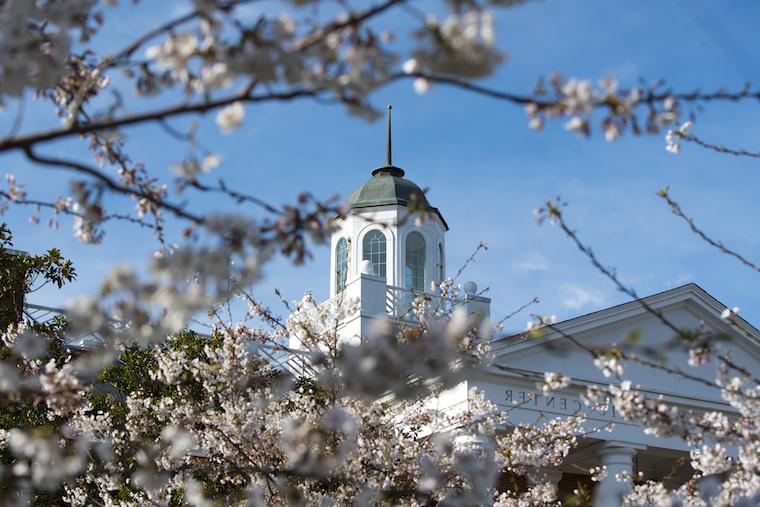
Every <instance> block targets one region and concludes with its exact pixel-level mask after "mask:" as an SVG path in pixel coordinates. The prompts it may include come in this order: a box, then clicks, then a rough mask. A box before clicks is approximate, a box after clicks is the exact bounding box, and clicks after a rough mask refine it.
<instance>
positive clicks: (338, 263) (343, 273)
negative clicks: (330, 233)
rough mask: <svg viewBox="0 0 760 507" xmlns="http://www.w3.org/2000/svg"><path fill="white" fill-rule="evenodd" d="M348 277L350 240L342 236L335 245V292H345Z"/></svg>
mask: <svg viewBox="0 0 760 507" xmlns="http://www.w3.org/2000/svg"><path fill="white" fill-rule="evenodd" d="M347 277H348V241H346V238H340V239H339V240H338V244H337V245H336V246H335V292H336V293H339V292H343V289H345V288H346V278H347Z"/></svg>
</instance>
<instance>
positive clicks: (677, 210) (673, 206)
mask: <svg viewBox="0 0 760 507" xmlns="http://www.w3.org/2000/svg"><path fill="white" fill-rule="evenodd" d="M657 195H659V196H660V197H662V198H663V199H665V202H667V203H668V205H669V206H670V210H671V211H672V212H673V214H674V215H676V216H677V217H679V218H681V219H682V220H684V221H685V222H686V223H687V224H688V225H689V229H691V231H692V232H693V233H694V234H696V235H697V236H699V237H700V238H701V239H702V240H704V241H705V242H707V243H708V244H709V245H710V246H713V247H715V248H717V249H718V250H720V251H721V252H722V253H724V254H726V255H730V256H731V257H734V258H735V259H737V260H738V261H739V262H741V263H742V264H744V265H745V266H747V267H748V268H750V269H753V270H755V271H757V272H760V267H759V266H758V265H757V264H755V263H753V262H751V261H749V260H747V258H746V257H744V256H743V255H741V254H740V253H738V252H737V251H736V250H732V249H730V248H728V247H727V246H726V245H724V244H723V242H722V241H720V240H716V239H713V238H711V237H710V236H708V235H707V234H706V233H705V232H704V231H703V230H702V229H700V228H699V227H697V226H696V224H694V219H693V218H692V217H690V216H687V215H686V213H684V211H683V210H682V209H681V206H680V205H679V204H678V203H677V202H676V201H674V200H673V199H671V197H670V194H668V189H667V188H664V189H662V190H660V191H659V192H658V193H657Z"/></svg>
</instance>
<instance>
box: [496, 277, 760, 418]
mask: <svg viewBox="0 0 760 507" xmlns="http://www.w3.org/2000/svg"><path fill="white" fill-rule="evenodd" d="M642 303H644V304H642ZM647 307H648V308H647ZM725 308H726V307H725V305H723V304H722V303H720V302H719V301H718V300H716V299H715V298H714V297H712V296H711V295H710V294H708V293H707V292H706V291H705V290H703V289H702V288H701V287H699V286H698V285H696V284H688V285H684V286H682V287H677V288H675V289H671V290H668V291H664V292H661V293H658V294H653V295H651V296H647V297H645V298H643V299H641V300H636V301H631V302H628V303H624V304H620V305H617V306H613V307H610V308H606V309H604V310H600V311H597V312H593V313H589V314H586V315H582V316H579V317H576V318H573V319H569V320H566V321H562V322H559V323H556V324H554V325H553V326H551V328H552V329H550V328H546V330H545V332H544V333H543V335H542V336H541V337H540V338H532V337H530V336H529V335H527V334H525V335H515V336H510V337H507V338H504V339H502V340H497V341H495V342H494V343H493V347H492V352H493V355H494V360H493V366H491V367H490V368H489V375H490V378H491V379H492V380H493V381H496V382H499V383H501V382H506V381H507V379H508V378H511V379H513V380H519V379H521V378H522V379H523V380H524V381H525V385H527V386H530V385H532V386H534V388H535V384H536V382H537V381H540V380H541V376H542V374H543V372H560V373H562V374H563V375H566V376H569V377H571V378H572V379H573V381H572V384H573V386H575V387H574V389H576V390H577V389H582V388H583V386H584V385H590V384H598V385H604V384H607V383H609V382H614V381H615V379H614V378H606V377H604V375H603V374H602V372H601V371H600V370H599V369H598V368H597V367H596V366H594V361H593V358H592V357H591V355H590V354H589V353H588V351H585V350H583V348H582V347H585V348H589V349H594V350H604V349H609V348H610V347H611V346H612V345H613V344H625V343H628V342H626V340H627V339H630V338H631V337H636V338H637V341H636V342H635V343H633V344H632V345H629V346H627V350H629V351H634V352H635V353H636V354H637V355H638V356H640V357H642V358H644V359H647V360H649V361H651V362H653V363H656V362H658V361H663V362H664V364H665V365H666V366H668V367H671V368H673V369H679V370H681V371H683V372H687V373H688V374H689V375H693V376H696V377H701V378H703V379H704V380H706V381H708V382H714V380H715V378H716V372H717V369H716V367H717V363H716V361H714V360H713V361H711V362H709V363H708V364H706V365H702V366H699V367H697V368H693V367H691V366H689V364H688V350H687V349H686V348H685V347H683V346H676V345H675V342H674V340H673V338H674V336H675V332H674V331H673V330H672V329H669V328H668V326H667V325H666V324H664V323H663V322H662V321H661V319H660V318H658V316H657V315H655V314H653V311H654V312H657V313H659V314H660V315H661V316H662V317H663V318H664V319H666V320H667V321H668V322H671V323H673V324H674V325H675V326H676V327H677V328H678V329H685V330H694V329H703V330H705V331H707V332H709V333H714V334H716V335H719V336H721V337H722V338H723V339H722V341H720V342H718V343H717V345H716V349H719V350H727V351H728V352H729V353H730V354H731V358H732V360H734V361H735V362H736V363H737V364H739V365H741V366H743V367H745V368H747V369H748V370H749V371H758V369H760V332H759V331H758V330H757V329H756V328H755V327H753V326H752V325H750V324H749V323H748V322H746V321H744V320H743V319H740V318H738V317H736V322H737V324H739V325H738V326H732V325H731V324H730V323H728V322H726V321H725V320H723V319H722V318H721V313H722V312H723V311H724V310H725ZM737 328H739V329H737ZM566 335H569V336H572V337H573V340H577V342H578V343H577V344H576V343H573V341H572V340H570V339H569V338H567V336H566ZM579 344H580V345H582V347H581V346H579ZM624 366H625V372H624V375H623V378H625V379H626V380H630V381H631V382H632V383H633V384H634V385H636V386H640V387H641V389H642V390H644V391H647V392H650V393H652V394H657V395H663V396H665V397H666V398H670V399H673V400H676V399H679V400H681V401H684V402H685V400H688V399H691V400H694V401H697V402H698V404H700V405H703V406H706V404H707V405H712V404H713V403H718V404H720V405H721V406H722V405H724V404H725V402H724V401H723V400H722V399H721V397H720V393H719V391H718V390H717V389H716V388H710V387H706V386H705V385H704V384H703V383H700V382H697V381H695V380H689V379H687V378H685V377H683V376H680V377H679V376H678V375H673V374H668V373H666V372H663V371H660V370H658V369H656V368H653V367H651V366H646V365H640V364H632V363H630V362H629V363H627V364H625V365H624ZM531 376H532V378H533V380H529V379H530V378H531ZM499 378H502V379H504V380H498V379H499ZM689 403H690V402H689Z"/></svg>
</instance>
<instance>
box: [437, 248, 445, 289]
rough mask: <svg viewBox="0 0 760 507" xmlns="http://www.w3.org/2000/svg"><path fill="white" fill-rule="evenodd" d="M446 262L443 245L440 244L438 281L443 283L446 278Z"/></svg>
mask: <svg viewBox="0 0 760 507" xmlns="http://www.w3.org/2000/svg"><path fill="white" fill-rule="evenodd" d="M444 266H445V262H444V258H443V243H438V281H439V282H442V281H443V279H444V277H445V276H446V270H445V269H444Z"/></svg>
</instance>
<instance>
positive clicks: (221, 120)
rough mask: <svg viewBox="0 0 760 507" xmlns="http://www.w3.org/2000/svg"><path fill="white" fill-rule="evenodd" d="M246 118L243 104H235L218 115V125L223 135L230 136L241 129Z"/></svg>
mask: <svg viewBox="0 0 760 507" xmlns="http://www.w3.org/2000/svg"><path fill="white" fill-rule="evenodd" d="M244 117H245V108H244V107H243V103H242V102H235V103H233V104H230V105H229V106H226V107H225V108H223V109H222V110H221V111H219V113H217V115H216V124H217V125H218V126H219V130H221V131H222V133H223V134H229V133H231V132H233V131H235V130H237V129H238V127H240V124H241V123H243V118H244Z"/></svg>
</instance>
